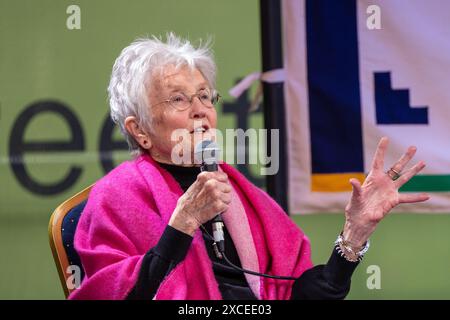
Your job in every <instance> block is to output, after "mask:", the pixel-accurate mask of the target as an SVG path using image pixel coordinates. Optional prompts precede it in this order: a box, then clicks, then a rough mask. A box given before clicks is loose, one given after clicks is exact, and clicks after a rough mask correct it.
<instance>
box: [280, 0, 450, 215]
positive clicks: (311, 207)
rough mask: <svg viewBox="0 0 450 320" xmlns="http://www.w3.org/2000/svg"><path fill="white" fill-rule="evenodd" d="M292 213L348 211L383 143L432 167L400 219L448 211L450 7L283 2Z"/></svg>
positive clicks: (413, 188) (415, 185)
mask: <svg viewBox="0 0 450 320" xmlns="http://www.w3.org/2000/svg"><path fill="white" fill-rule="evenodd" d="M282 10H283V33H284V48H283V52H284V66H285V71H286V82H285V98H286V99H285V101H286V109H287V110H286V112H287V113H286V117H287V127H288V145H289V159H288V160H289V181H288V182H289V202H290V203H289V209H290V213H291V214H299V213H300V214H303V213H315V212H342V211H343V210H344V207H345V204H346V203H347V201H348V199H349V196H350V192H349V191H350V190H351V186H350V184H349V182H348V180H349V179H350V178H351V177H356V178H359V179H360V180H363V179H364V176H365V174H367V173H368V171H369V169H370V165H371V161H372V157H373V154H374V151H375V148H376V145H377V143H378V141H379V139H380V138H381V137H382V136H387V137H389V139H390V146H389V149H388V152H387V155H386V159H385V164H386V169H388V168H389V165H391V164H393V163H394V162H395V161H396V160H397V159H398V158H399V157H400V156H401V154H402V153H403V152H405V151H406V149H407V147H408V146H409V145H415V146H417V148H418V151H417V154H416V156H415V158H414V159H413V161H412V163H411V164H410V165H412V164H414V163H416V162H417V161H419V160H424V161H425V163H426V164H427V167H426V168H425V169H424V170H423V172H422V173H421V174H420V175H419V176H417V177H414V178H413V179H412V180H411V181H410V182H409V183H408V184H406V185H405V186H404V187H403V188H402V191H403V192H429V193H430V194H431V200H429V201H427V202H425V203H420V204H412V205H401V206H399V207H398V208H397V209H396V211H397V212H399V211H400V212H444V213H448V212H450V1H446V0H428V1H424V0H385V1H381V0H372V1H366V0H360V1H356V0H353V1H350V0H349V1H323V0H284V1H283V2H282Z"/></svg>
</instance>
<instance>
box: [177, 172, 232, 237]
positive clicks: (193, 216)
mask: <svg viewBox="0 0 450 320" xmlns="http://www.w3.org/2000/svg"><path fill="white" fill-rule="evenodd" d="M230 202H231V185H230V183H229V181H228V176H227V175H226V173H224V172H220V171H215V172H202V173H200V174H199V175H198V176H197V180H196V181H195V182H194V183H193V184H192V185H191V186H190V187H189V189H188V190H187V191H186V192H185V193H184V194H183V195H182V196H181V197H180V198H179V199H178V202H177V206H176V208H175V210H174V212H173V214H172V216H171V218H170V221H169V225H170V226H172V227H173V228H175V229H177V230H179V231H182V232H184V233H186V234H189V235H191V236H193V235H194V233H195V231H196V230H197V229H198V228H199V227H200V225H201V224H203V223H205V222H207V221H209V220H211V219H213V218H214V217H215V216H217V214H219V213H222V212H225V211H226V210H227V209H228V205H229V204H230Z"/></svg>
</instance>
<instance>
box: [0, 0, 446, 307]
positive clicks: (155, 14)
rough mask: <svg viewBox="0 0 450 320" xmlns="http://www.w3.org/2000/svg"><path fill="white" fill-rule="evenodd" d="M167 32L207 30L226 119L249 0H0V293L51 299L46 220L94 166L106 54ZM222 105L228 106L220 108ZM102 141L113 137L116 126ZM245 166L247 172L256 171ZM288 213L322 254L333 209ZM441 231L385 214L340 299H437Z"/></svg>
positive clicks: (240, 66)
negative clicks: (72, 9)
mask: <svg viewBox="0 0 450 320" xmlns="http://www.w3.org/2000/svg"><path fill="white" fill-rule="evenodd" d="M73 4H75V5H78V6H79V7H80V9H81V16H80V17H81V29H79V30H69V29H68V28H67V27H66V21H67V19H68V18H69V16H70V15H71V14H68V13H66V10H67V8H68V6H69V5H73ZM168 31H174V32H175V33H177V34H179V35H181V36H185V37H188V38H190V39H191V40H195V39H198V38H206V37H207V36H209V35H211V36H213V38H214V45H213V48H214V51H215V56H216V61H217V64H218V67H219V73H218V89H219V90H220V91H221V93H222V95H223V96H224V104H223V105H222V106H220V107H219V128H234V127H236V126H237V123H238V118H239V117H242V112H240V111H239V110H241V111H242V109H239V108H245V103H243V102H242V101H241V102H240V103H236V101H235V100H234V99H233V98H231V97H230V96H229V95H228V93H227V91H228V90H229V88H231V87H232V85H233V84H234V83H235V81H237V79H239V78H241V77H243V76H245V75H246V74H248V73H250V72H253V71H257V70H260V66H261V56H260V38H259V37H260V34H259V7H258V1H256V0H246V1H238V0H228V1H224V0H222V1H217V0H192V1H175V0H152V1H150V0H133V1H106V0H95V1H93V0H90V1H88V0H86V1H62V0H40V1H31V0H29V1H26V0H0V160H1V161H0V179H1V181H2V187H1V193H0V252H1V260H0V261H1V264H0V271H1V273H0V298H2V299H62V298H63V291H62V289H61V287H60V284H59V279H58V276H57V273H56V269H55V266H54V263H53V258H52V256H51V252H50V248H49V245H48V236H47V223H48V219H49V217H50V214H51V212H52V211H53V209H54V208H55V207H56V206H57V205H58V204H59V203H61V202H62V201H63V200H65V199H66V198H68V197H69V196H70V195H72V194H74V193H76V192H77V191H79V190H81V189H82V188H84V187H86V186H87V185H89V184H91V183H93V182H94V181H95V180H96V179H98V178H99V177H101V176H102V175H103V174H104V172H105V170H104V168H103V167H102V162H101V160H100V156H99V145H100V143H101V140H102V129H103V127H104V123H105V121H106V118H107V116H108V104H107V97H106V87H107V85H108V82H109V76H110V73H111V67H112V65H113V63H114V60H115V58H116V57H117V56H118V54H119V53H120V51H121V49H123V48H124V47H125V46H126V45H128V44H129V43H130V42H131V41H132V40H134V39H135V38H137V37H143V36H147V35H152V34H155V35H161V34H162V35H164V34H165V33H166V32H168ZM252 94H253V90H252V92H250V96H251V95H252ZM42 101H53V102H54V104H57V105H58V106H65V107H66V108H67V109H68V110H69V111H70V114H71V116H72V117H73V118H72V120H71V123H72V126H75V127H74V128H71V127H70V126H69V123H68V121H67V119H65V118H63V117H62V115H61V114H59V113H54V112H48V111H47V112H38V113H36V111H33V110H32V106H33V105H34V104H36V103H38V102H42ZM225 106H227V108H228V109H227V110H228V111H227V112H222V111H223V110H225ZM222 107H223V108H222ZM233 108H235V109H236V111H233ZM27 110H28V113H27V112H26V111H27ZM230 110H231V111H230ZM244 113H245V112H244ZM25 115H28V116H29V118H28V121H27V123H26V125H24V124H25V122H24V121H23V119H26V118H24V117H25ZM246 121H248V125H249V126H250V127H255V128H259V127H261V126H262V116H261V113H260V112H256V113H253V114H250V115H249V116H248V119H247V120H246ZM71 130H74V133H73V132H72V131H71ZM21 135H22V136H23V137H20V136H21ZM74 135H75V136H77V137H78V138H80V136H81V137H83V141H82V143H80V141H78V144H77V147H73V148H72V149H76V150H72V151H65V152H61V151H59V152H56V151H55V152H31V151H28V152H25V153H24V154H23V157H22V158H18V157H17V155H15V156H14V157H12V158H11V157H10V154H11V150H14V147H17V145H18V144H27V143H28V145H27V146H28V147H30V145H31V144H33V143H47V144H48V142H57V143H59V144H60V146H61V145H63V146H64V145H67V144H68V143H69V142H70V141H71V140H73V139H74ZM103 138H104V137H103ZM112 139H113V140H120V137H119V135H118V133H117V132H114V133H113V138H112ZM31 147H32V146H31ZM127 158H128V155H127V153H126V152H122V151H116V152H114V153H113V159H114V162H115V163H116V164H117V163H119V162H120V161H123V160H125V159H127ZM11 162H13V163H14V164H15V167H14V168H15V169H13V166H12V163H11ZM20 164H23V166H24V168H25V170H26V172H25V175H26V178H24V177H23V174H24V173H23V172H22V173H20V169H18V166H19V167H20ZM71 169H75V170H76V173H77V174H76V179H74V181H72V182H71V183H69V184H67V185H66V186H65V187H64V188H63V191H62V192H58V193H50V194H42V192H41V193H39V192H36V191H33V186H30V181H31V182H35V183H38V184H40V185H47V186H49V185H52V184H55V183H57V182H60V181H61V180H63V179H64V177H65V176H66V175H67V174H68V172H69V171H70V170H71ZM250 170H251V173H252V174H253V175H254V178H255V179H257V178H258V177H257V176H256V173H257V170H256V168H254V167H252V168H250ZM15 171H17V172H19V173H17V172H16V173H15ZM21 174H22V176H21ZM18 176H19V177H18ZM260 181H261V180H260ZM31 184H32V183H31ZM38 189H39V188H38ZM293 219H294V220H295V222H296V223H298V224H299V226H301V227H302V229H303V230H304V231H305V232H306V233H307V234H308V236H309V237H310V239H311V241H312V248H313V260H314V262H315V263H324V262H326V260H327V258H328V256H329V254H330V252H331V248H332V242H333V240H334V239H335V236H336V235H337V233H338V232H339V231H340V228H341V227H342V224H343V216H342V215H329V214H322V215H311V216H295V217H294V218H293ZM448 230H450V215H425V214H424V215H408V214H403V215H393V216H391V217H388V218H387V219H386V220H385V221H383V222H382V224H381V225H380V227H379V229H378V230H377V231H376V233H375V234H374V236H373V237H372V247H371V249H370V251H369V253H368V255H367V256H366V259H365V261H364V262H363V263H362V264H361V265H360V266H359V267H358V269H357V271H356V274H355V276H354V278H353V286H352V291H351V293H350V295H349V298H351V299H358V298H362V299H383V298H385V299H391V298H398V299H409V298H413V299H416V298H424V299H430V298H441V299H442V298H445V299H449V298H450V277H449V276H448V272H449V271H450V250H448V244H449V243H450V233H449V232H448ZM370 265H377V266H379V267H380V270H381V289H374V290H370V289H368V288H367V286H366V281H367V279H368V277H369V276H370V275H369V274H367V272H366V270H367V267H369V266H370Z"/></svg>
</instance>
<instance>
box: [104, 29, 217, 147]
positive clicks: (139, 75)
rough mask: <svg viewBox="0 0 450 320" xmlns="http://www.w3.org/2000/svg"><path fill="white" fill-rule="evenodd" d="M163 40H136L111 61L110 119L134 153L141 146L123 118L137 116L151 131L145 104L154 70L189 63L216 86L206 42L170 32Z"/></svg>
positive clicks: (211, 59)
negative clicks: (194, 40) (197, 42)
mask: <svg viewBox="0 0 450 320" xmlns="http://www.w3.org/2000/svg"><path fill="white" fill-rule="evenodd" d="M166 39H167V40H166V42H163V41H162V40H161V39H160V38H157V37H155V36H152V37H151V38H144V39H137V40H135V41H134V42H132V43H131V44H130V45H129V46H128V47H126V48H125V49H123V50H122V52H121V53H120V55H119V57H118V58H117V59H116V62H115V63H114V66H113V70H112V74H111V80H110V82H109V87H108V95H109V105H110V108H111V118H112V120H113V121H114V122H115V123H116V124H118V125H119V128H120V131H121V132H122V134H123V136H124V137H125V139H126V140H127V143H128V146H129V148H130V151H131V153H132V154H133V155H135V156H136V155H139V154H141V153H142V149H141V147H140V145H139V144H138V143H137V142H136V141H135V139H134V138H133V136H132V135H131V134H130V133H129V132H128V131H127V129H126V128H125V119H126V118H127V117H129V116H134V117H136V119H137V121H138V124H139V126H140V127H142V128H144V129H145V130H147V131H150V132H151V130H152V128H151V126H152V117H151V113H150V110H149V109H150V107H151V106H150V105H149V103H148V96H149V91H148V90H150V89H151V81H152V77H153V76H154V71H155V70H157V69H161V71H162V70H163V69H164V67H165V66H167V65H175V67H176V68H179V67H181V66H189V67H190V68H192V69H198V70H199V71H200V72H201V73H202V75H203V76H204V77H205V79H206V81H207V82H208V85H209V86H210V88H211V89H212V90H214V89H215V84H216V83H215V80H216V64H215V62H214V58H213V54H212V51H211V48H210V42H211V41H209V40H208V41H206V42H205V43H202V42H201V41H200V44H199V46H198V47H194V46H193V45H192V44H191V43H190V42H189V40H186V39H182V38H179V37H177V36H176V35H175V34H173V33H169V34H167V35H166Z"/></svg>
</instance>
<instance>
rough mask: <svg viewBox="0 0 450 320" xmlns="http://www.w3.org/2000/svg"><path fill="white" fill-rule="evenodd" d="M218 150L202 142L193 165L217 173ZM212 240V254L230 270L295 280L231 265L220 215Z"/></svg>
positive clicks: (212, 144)
mask: <svg viewBox="0 0 450 320" xmlns="http://www.w3.org/2000/svg"><path fill="white" fill-rule="evenodd" d="M219 152H220V149H219V147H218V146H217V144H216V143H215V142H213V141H211V140H203V141H201V142H199V143H198V144H197V145H196V146H195V150H194V159H195V163H201V167H200V170H201V171H210V172H211V171H218V170H219V166H218V164H217V159H218V157H219ZM212 228H213V238H214V239H213V240H214V253H215V254H216V257H217V258H219V259H224V260H225V262H226V263H227V264H228V265H230V266H231V267H232V268H234V269H236V270H239V271H241V272H244V273H248V274H253V275H256V276H260V277H266V278H272V279H279V280H297V278H295V277H287V276H273V275H269V274H264V273H259V272H255V271H251V270H246V269H243V268H240V267H238V266H236V265H235V264H233V263H232V262H231V261H230V260H229V259H228V258H227V256H226V255H225V237H224V231H223V229H224V223H223V220H222V215H221V213H218V214H217V216H216V217H215V218H214V219H213V223H212Z"/></svg>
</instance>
